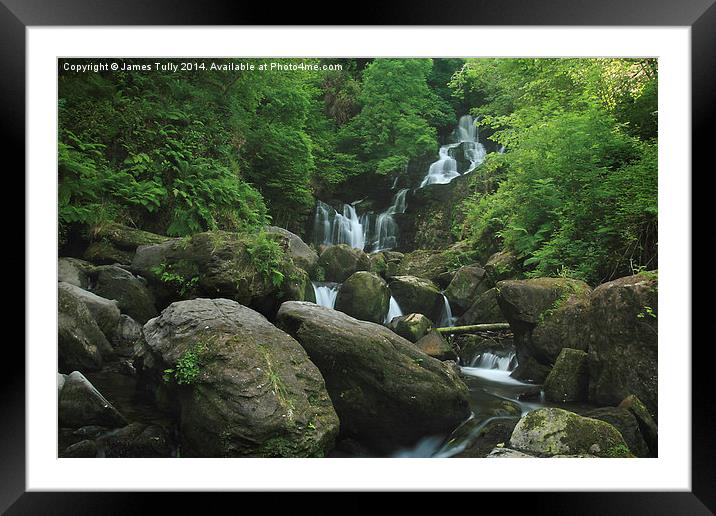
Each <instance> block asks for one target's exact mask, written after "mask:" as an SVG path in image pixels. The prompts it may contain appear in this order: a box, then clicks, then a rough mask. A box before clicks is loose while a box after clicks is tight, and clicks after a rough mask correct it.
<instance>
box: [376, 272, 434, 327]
mask: <svg viewBox="0 0 716 516" xmlns="http://www.w3.org/2000/svg"><path fill="white" fill-rule="evenodd" d="M388 287H389V288H390V292H391V294H392V295H393V297H394V298H395V300H396V301H397V302H398V304H399V305H400V308H401V309H402V310H403V312H404V313H420V314H423V315H424V316H426V317H427V318H428V319H430V320H431V321H439V320H440V317H441V315H442V311H443V307H444V304H445V302H444V299H443V296H442V294H441V293H440V291H439V290H438V288H437V287H436V286H435V284H433V282H432V281H430V280H426V279H422V278H418V277H416V276H395V277H394V278H393V279H391V281H390V284H389V285H388Z"/></svg>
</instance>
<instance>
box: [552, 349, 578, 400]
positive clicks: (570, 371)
mask: <svg viewBox="0 0 716 516" xmlns="http://www.w3.org/2000/svg"><path fill="white" fill-rule="evenodd" d="M588 384H589V377H588V375H587V353H586V352H584V351H581V350H579V349H570V348H563V349H562V351H561V353H560V354H559V356H558V357H557V361H556V362H555V363H554V367H553V368H552V370H551V371H550V373H549V375H548V376H547V379H546V380H545V382H544V394H545V397H546V398H547V399H548V400H550V401H556V402H558V403H567V402H570V401H584V400H586V399H587V386H588Z"/></svg>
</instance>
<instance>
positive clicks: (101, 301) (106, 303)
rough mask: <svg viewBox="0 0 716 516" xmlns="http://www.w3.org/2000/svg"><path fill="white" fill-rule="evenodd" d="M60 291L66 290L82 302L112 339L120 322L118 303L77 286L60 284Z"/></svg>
mask: <svg viewBox="0 0 716 516" xmlns="http://www.w3.org/2000/svg"><path fill="white" fill-rule="evenodd" d="M58 288H59V289H60V290H65V291H67V292H69V293H70V294H72V295H73V296H74V297H75V298H77V299H79V300H80V301H82V302H83V303H84V304H85V306H86V307H87V309H88V310H89V311H90V313H91V314H92V317H93V318H94V320H95V321H96V322H97V326H99V328H100V330H102V333H104V335H105V337H107V338H111V337H112V332H113V331H114V329H115V328H116V327H117V323H118V322H119V316H120V311H119V305H118V304H117V302H116V301H114V300H111V299H105V298H104V297H100V296H98V295H97V294H94V293H92V292H89V291H87V290H84V289H82V288H80V287H78V286H76V285H71V284H69V283H58Z"/></svg>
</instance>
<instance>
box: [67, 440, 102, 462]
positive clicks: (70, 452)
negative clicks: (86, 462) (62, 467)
mask: <svg viewBox="0 0 716 516" xmlns="http://www.w3.org/2000/svg"><path fill="white" fill-rule="evenodd" d="M96 456H97V444H96V443H95V442H94V441H91V440H89V439H85V440H84V441H80V442H77V443H74V444H71V445H69V446H68V447H67V448H65V449H64V450H63V451H61V452H60V457H63V458H76V459H77V458H93V457H96Z"/></svg>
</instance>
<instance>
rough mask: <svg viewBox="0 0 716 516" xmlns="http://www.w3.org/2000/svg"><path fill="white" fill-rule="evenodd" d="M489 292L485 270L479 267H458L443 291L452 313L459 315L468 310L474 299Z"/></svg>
mask: <svg viewBox="0 0 716 516" xmlns="http://www.w3.org/2000/svg"><path fill="white" fill-rule="evenodd" d="M487 290H489V286H488V281H487V276H486V273H485V269H483V268H482V267H479V266H474V265H473V266H465V267H460V268H459V269H458V270H457V272H456V273H455V276H454V277H453V278H452V281H450V285H448V288H447V289H445V297H447V298H448V301H450V306H451V307H452V310H453V313H455V314H456V315H461V314H462V313H464V312H465V311H466V310H467V309H468V308H470V307H471V306H472V304H473V302H474V301H475V299H476V298H477V297H478V296H479V295H480V294H483V293H484V292H486V291H487Z"/></svg>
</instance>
